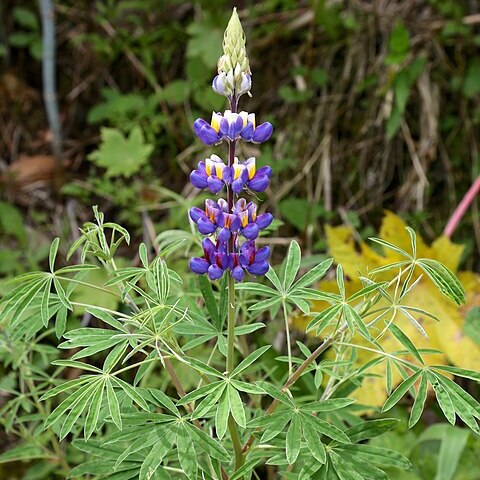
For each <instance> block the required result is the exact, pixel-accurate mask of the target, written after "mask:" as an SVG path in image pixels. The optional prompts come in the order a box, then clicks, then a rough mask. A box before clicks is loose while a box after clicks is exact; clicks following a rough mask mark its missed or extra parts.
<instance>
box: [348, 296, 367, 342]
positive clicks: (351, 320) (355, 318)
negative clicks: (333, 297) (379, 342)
mask: <svg viewBox="0 0 480 480" xmlns="http://www.w3.org/2000/svg"><path fill="white" fill-rule="evenodd" d="M343 315H344V317H345V320H346V321H347V324H348V326H349V329H350V331H351V332H352V333H353V332H354V331H355V327H354V325H357V327H358V330H359V332H360V333H361V334H362V335H363V336H364V337H365V338H367V339H370V338H371V336H370V332H369V331H368V328H367V327H366V325H365V323H363V320H362V317H360V315H359V314H358V312H357V311H356V310H355V309H354V308H353V307H352V306H351V305H348V304H345V305H344V307H343Z"/></svg>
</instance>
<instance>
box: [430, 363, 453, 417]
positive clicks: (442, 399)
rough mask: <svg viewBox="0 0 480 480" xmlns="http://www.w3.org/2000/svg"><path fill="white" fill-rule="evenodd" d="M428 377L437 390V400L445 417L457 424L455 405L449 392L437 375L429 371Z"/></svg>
mask: <svg viewBox="0 0 480 480" xmlns="http://www.w3.org/2000/svg"><path fill="white" fill-rule="evenodd" d="M428 379H429V380H430V383H431V384H432V386H433V390H434V391H435V396H436V398H437V402H438V405H439V407H440V408H441V410H442V412H443V414H444V415H445V418H446V419H447V420H448V421H449V422H450V423H451V424H452V425H455V408H454V407H453V403H452V400H451V399H450V395H449V394H448V392H447V390H445V389H444V388H443V386H442V385H441V384H440V383H438V381H437V379H436V377H435V375H433V374H431V373H430V372H428Z"/></svg>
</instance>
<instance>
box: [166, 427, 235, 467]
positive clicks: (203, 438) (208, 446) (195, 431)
mask: <svg viewBox="0 0 480 480" xmlns="http://www.w3.org/2000/svg"><path fill="white" fill-rule="evenodd" d="M185 426H186V427H187V428H188V430H189V433H190V435H191V436H192V438H193V439H194V440H195V441H196V442H195V444H196V445H198V446H199V447H200V448H201V449H202V450H203V451H204V452H206V453H207V454H208V455H210V456H212V457H213V458H216V459H218V460H220V461H222V462H228V461H229V460H230V457H229V455H228V452H227V451H226V450H225V448H223V447H222V445H220V443H219V442H217V441H216V440H215V439H213V438H212V437H211V436H210V435H208V434H207V433H205V432H204V431H203V430H200V429H199V428H197V427H195V426H193V425H191V424H189V423H186V424H185ZM170 447H171V446H170Z"/></svg>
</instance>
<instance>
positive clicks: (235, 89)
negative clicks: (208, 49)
mask: <svg viewBox="0 0 480 480" xmlns="http://www.w3.org/2000/svg"><path fill="white" fill-rule="evenodd" d="M212 87H213V90H214V91H215V92H216V93H218V94H220V95H224V96H226V97H232V96H233V95H235V96H236V97H240V96H241V95H243V94H244V93H247V92H249V91H250V88H251V87H252V77H251V72H250V65H249V62H248V57H247V51H246V49H245V33H244V31H243V28H242V24H241V23H240V19H239V18H238V14H237V9H236V8H234V9H233V13H232V16H231V18H230V21H229V22H228V25H227V28H226V30H225V35H224V38H223V55H222V56H221V57H220V58H219V60H218V75H217V76H216V77H215V78H214V79H213V83H212Z"/></svg>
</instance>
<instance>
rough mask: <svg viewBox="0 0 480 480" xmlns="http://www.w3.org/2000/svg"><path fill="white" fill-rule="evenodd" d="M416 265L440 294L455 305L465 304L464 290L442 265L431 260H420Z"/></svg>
mask: <svg viewBox="0 0 480 480" xmlns="http://www.w3.org/2000/svg"><path fill="white" fill-rule="evenodd" d="M417 265H418V266H419V267H420V268H421V269H422V270H423V271H424V272H425V273H426V274H427V275H428V276H429V277H430V278H431V280H432V281H433V283H434V284H435V285H436V286H437V288H438V289H439V290H440V292H441V293H443V294H444V295H445V296H446V297H447V298H450V299H451V300H453V301H454V302H455V303H456V304H457V305H461V304H462V303H465V301H466V299H465V289H464V288H463V285H462V284H461V283H460V281H459V280H458V278H457V277H456V276H455V275H454V274H453V273H452V272H451V271H450V270H449V269H448V268H447V267H446V266H445V265H443V264H441V263H440V262H437V261H436V260H432V259H431V258H420V259H418V260H417Z"/></svg>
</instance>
